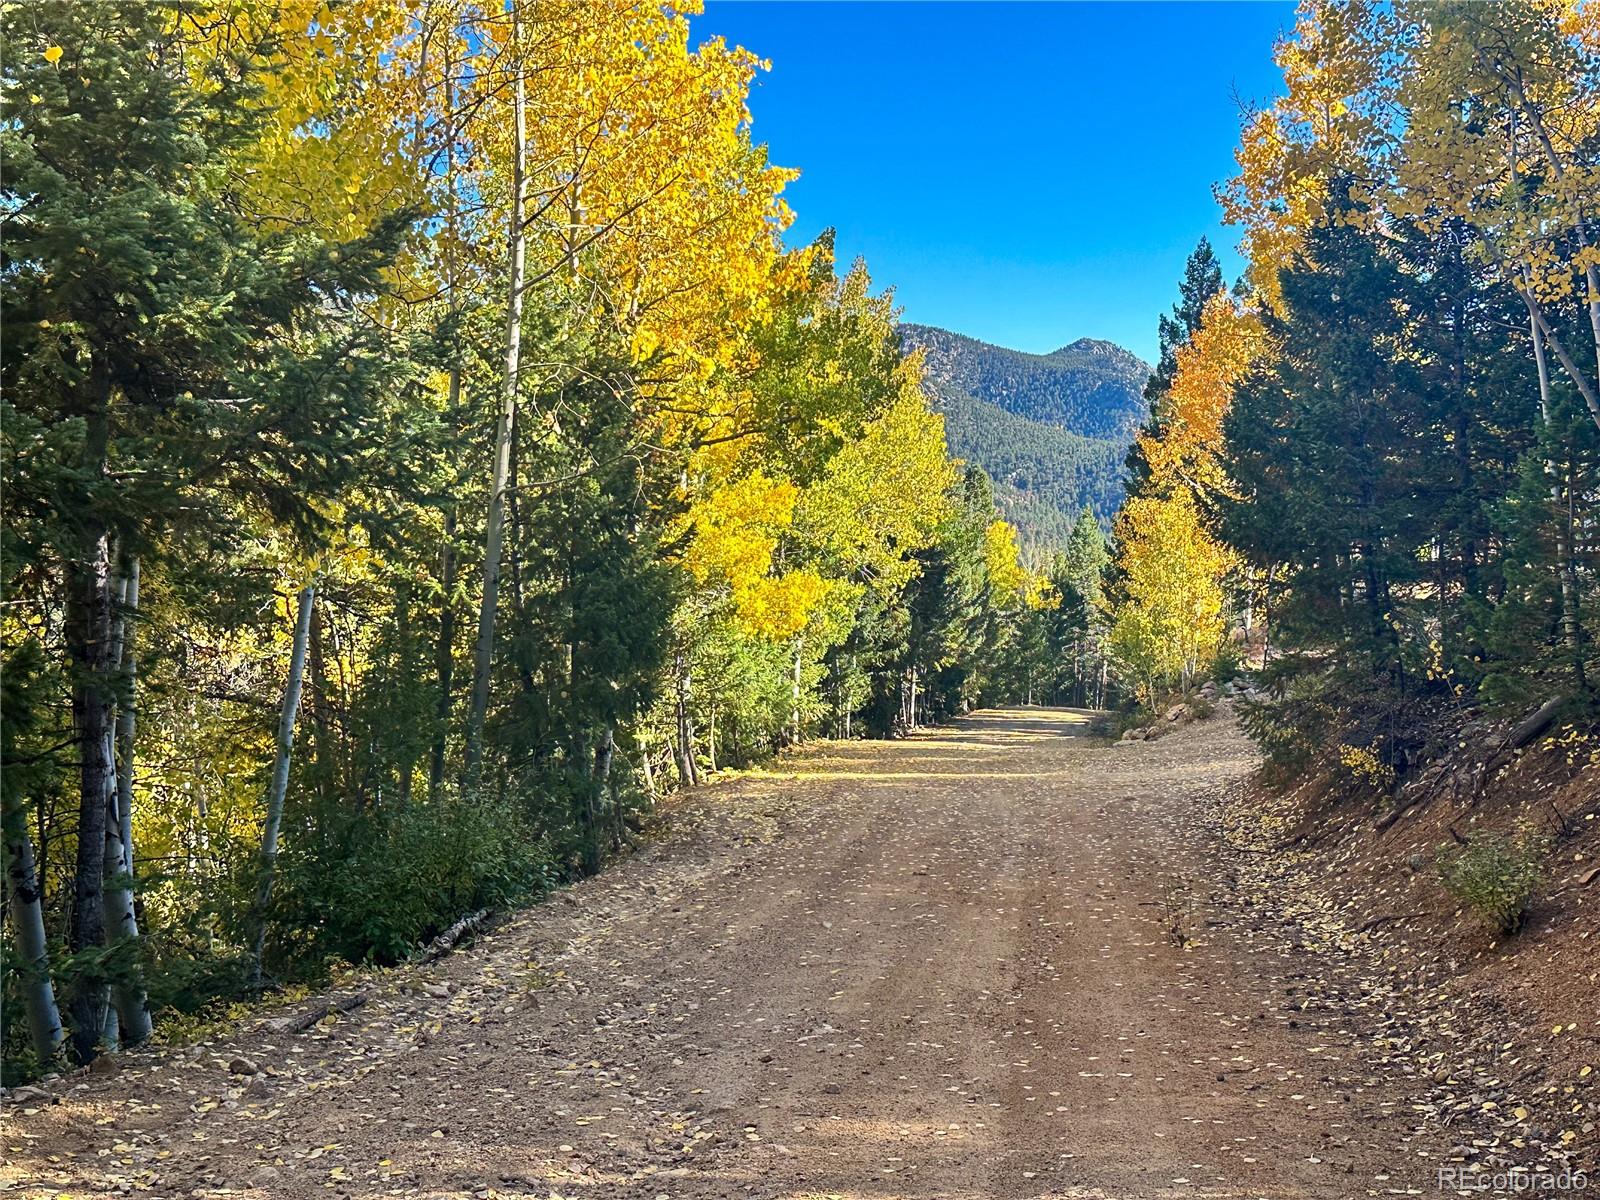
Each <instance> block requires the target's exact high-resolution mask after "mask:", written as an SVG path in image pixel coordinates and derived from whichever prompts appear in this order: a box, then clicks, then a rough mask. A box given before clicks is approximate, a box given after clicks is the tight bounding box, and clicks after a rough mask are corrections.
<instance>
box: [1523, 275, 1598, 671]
mask: <svg viewBox="0 0 1600 1200" xmlns="http://www.w3.org/2000/svg"><path fill="white" fill-rule="evenodd" d="M1531 295H1532V293H1531V290H1530V292H1529V293H1528V295H1526V296H1524V299H1525V300H1526V301H1527V305H1528V324H1529V328H1530V330H1531V333H1532V337H1533V365H1534V367H1535V369H1536V370H1537V371H1538V376H1539V415H1540V417H1541V418H1542V419H1543V421H1544V423H1545V425H1546V426H1548V425H1549V424H1550V364H1549V362H1548V360H1547V359H1546V357H1545V339H1544V338H1543V337H1542V336H1541V335H1540V319H1539V310H1538V308H1537V306H1536V304H1535V302H1534V301H1533V300H1532V299H1531ZM1544 472H1545V475H1546V476H1547V477H1548V478H1549V480H1550V499H1551V502H1552V503H1554V504H1555V506H1556V507H1557V508H1558V509H1559V508H1560V507H1561V479H1560V476H1559V475H1558V474H1557V472H1556V465H1555V464H1554V463H1553V462H1550V461H1548V460H1546V462H1545V464H1544ZM1556 574H1557V576H1558V577H1559V578H1560V580H1561V641H1562V644H1563V645H1565V647H1566V649H1567V653H1568V654H1570V655H1572V661H1573V665H1574V667H1575V668H1576V670H1577V673H1578V681H1579V683H1580V685H1581V684H1582V682H1583V654H1582V652H1581V649H1580V639H1579V633H1580V630H1579V628H1578V595H1577V582H1578V581H1577V578H1576V573H1575V572H1574V570H1573V565H1572V549H1571V532H1570V527H1569V526H1568V524H1567V523H1566V522H1565V521H1564V520H1558V521H1557V523H1556Z"/></svg>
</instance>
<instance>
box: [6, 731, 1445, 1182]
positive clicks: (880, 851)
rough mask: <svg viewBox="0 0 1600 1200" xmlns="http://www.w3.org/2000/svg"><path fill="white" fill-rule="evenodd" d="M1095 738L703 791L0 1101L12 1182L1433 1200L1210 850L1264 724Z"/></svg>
mask: <svg viewBox="0 0 1600 1200" xmlns="http://www.w3.org/2000/svg"><path fill="white" fill-rule="evenodd" d="M1086 730H1087V722H1086V719H1085V717H1084V716H1083V715H1082V714H1077V713H1073V712H1069V711H1064V710H1037V709H1029V710H1012V711H1004V712H995V713H988V714H983V715H979V716H976V717H973V718H971V719H969V720H966V721H963V722H962V723H960V725H959V726H957V727H955V728H952V729H948V730H942V731H937V732H930V733H928V734H926V735H923V736H920V737H918V738H915V739H912V740H908V741H904V742H899V743H851V744H839V743H833V744H824V745H820V746H817V747H815V748H813V749H811V750H808V751H807V752H805V753H804V754H802V755H799V756H796V757H795V758H792V759H786V760H784V761H783V762H782V763H780V764H779V765H778V766H777V767H776V768H774V770H773V771H771V772H769V773H765V774H760V775H755V776H750V777H746V778H743V779H740V780H737V781H734V782H731V783H727V784H722V785H717V786H714V787H710V788H707V789H703V790H702V791H700V792H699V793H697V794H695V795H694V796H692V797H690V798H687V799H686V800H684V801H682V802H680V803H679V805H678V807H677V808H675V809H674V810H673V812H672V814H671V818H670V822H669V828H668V831H667V832H666V834H665V835H664V836H663V837H662V838H661V839H660V840H659V841H658V842H656V843H655V844H654V845H652V846H651V847H650V848H649V849H647V850H645V851H643V852H641V853H639V854H637V855H635V856H634V857H633V858H632V859H630V860H629V861H627V862H625V863H623V864H621V865H619V866H618V867H616V868H615V869H613V870H611V871H609V872H607V873H606V874H604V875H602V876H601V877H599V878H597V879H594V880H591V881H589V882H587V883H585V884H583V885H581V886H579V887H577V888H575V889H573V890H572V891H571V892H569V893H566V894H564V895H563V896H562V897H559V898H556V899H554V900H552V901H551V902H549V903H546V904H543V905H541V906H539V907H537V908H535V909H533V910H531V911H530V912H528V913H527V914H525V915H523V916H522V917H520V918H518V919H517V920H516V921H514V922H513V923H511V924H509V925H507V926H505V927H503V928H502V929H500V930H499V931H497V932H496V933H495V934H493V935H492V936H491V937H489V938H487V939H485V940H484V941H483V942H482V943H480V944H479V945H478V946H476V947H473V948H471V949H469V950H466V951H462V952H460V953H458V954H456V955H454V956H452V957H450V958H448V959H446V960H444V961H443V962H441V963H439V964H438V965H436V966H434V967H430V968H425V969H420V970H416V971H407V972H398V973H390V974H388V975H386V976H383V977H381V978H380V979H378V980H377V981H375V982H373V983H372V984H370V985H369V987H370V988H371V998H370V999H369V1000H367V1002H366V1003H365V1004H363V1005H362V1006H361V1007H360V1008H358V1009H355V1010H354V1011H352V1012H351V1013H349V1014H347V1015H345V1016H342V1017H338V1018H334V1019H330V1020H329V1021H327V1022H324V1023H323V1024H320V1025H318V1026H316V1027H314V1028H313V1029H311V1030H310V1031H308V1032H306V1033H301V1034H293V1035H290V1034H279V1033H275V1032H273V1031H272V1029H271V1028H270V1027H262V1026H260V1025H256V1026H254V1027H252V1028H248V1029H246V1030H245V1031H243V1032H241V1033H238V1034H236V1035H232V1036H230V1037H229V1038H227V1039H226V1040H219V1041H217V1042H214V1043H208V1044H205V1045H202V1046H200V1047H196V1048H194V1049H192V1050H190V1051H187V1052H182V1051H169V1052H166V1053H164V1054H159V1055H149V1056H136V1057H133V1058H130V1059H127V1060H126V1061H125V1062H124V1063H123V1064H122V1069H121V1071H120V1072H119V1073H118V1074H116V1075H111V1076H100V1075H96V1076H90V1077H87V1078H86V1079H68V1080H65V1081H62V1082H61V1083H59V1084H57V1085H56V1090H57V1091H58V1092H59V1094H60V1097H61V1098H60V1102H59V1103H55V1104H48V1103H40V1104H38V1105H37V1106H36V1108H37V1111H35V1112H32V1113H29V1114H21V1113H18V1112H15V1111H12V1112H10V1113H8V1119H7V1121H6V1130H5V1134H4V1138H3V1143H4V1145H5V1148H6V1150H7V1152H8V1158H9V1162H8V1165H7V1167H6V1168H5V1172H6V1173H5V1174H4V1175H0V1179H4V1180H8V1181H10V1185H11V1187H12V1188H13V1189H16V1190H17V1191H20V1192H21V1193H22V1194H26V1195H35V1194H37V1195H52V1194H55V1193H56V1191H57V1190H58V1189H59V1190H61V1191H64V1192H66V1193H67V1194H68V1195H70V1196H72V1197H74V1198H81V1197H84V1196H98V1195H102V1194H113V1193H115V1191H116V1190H117V1188H118V1185H119V1184H120V1185H122V1186H125V1187H131V1188H134V1189H136V1190H143V1191H146V1192H149V1193H153V1194H155V1195H159V1196H173V1197H180V1196H194V1197H210V1196H213V1195H223V1194H232V1195H236V1196H247V1197H257V1198H267V1197H272V1198H278V1197H284V1198H291V1200H292V1198H298V1197H329V1196H346V1197H378V1196H416V1197H436V1198H443V1197H466V1196H474V1197H507V1196H515V1197H535V1196H536V1197H541V1198H545V1197H550V1196H559V1197H574V1196H577V1197H591V1196H592V1197H607V1198H609V1197H645V1198H653V1197H662V1196H665V1197H672V1198H673V1200H678V1198H691V1197H695V1198H697V1197H745V1196H750V1197H767V1198H786V1200H800V1198H806V1200H812V1198H817V1197H833V1196H838V1197H850V1198H854V1197H880V1198H889V1197H918V1198H936V1197H937V1198H945V1197H949V1198H952V1200H954V1198H980V1197H981V1198H990V1197H1062V1198H1064V1197H1103V1198H1109V1200H1145V1198H1157V1197H1162V1198H1164V1197H1241V1198H1251V1197H1270V1198H1271V1200H1291V1198H1297V1197H1314V1198H1316V1200H1339V1198H1341V1197H1360V1196H1368V1195H1389V1194H1406V1193H1407V1192H1408V1191H1409V1192H1410V1194H1429V1195H1433V1194H1437V1193H1436V1192H1435V1182H1434V1165H1433V1158H1434V1157H1436V1156H1438V1155H1440V1154H1441V1153H1443V1152H1444V1147H1446V1146H1448V1143H1443V1145H1440V1144H1435V1143H1434V1142H1432V1141H1431V1140H1430V1138H1429V1136H1427V1135H1417V1134H1416V1133H1415V1131H1414V1130H1413V1128H1412V1124H1413V1122H1412V1121H1411V1120H1409V1119H1408V1118H1409V1116H1410V1113H1409V1109H1408V1104H1407V1095H1406V1092H1405V1089H1404V1086H1403V1079H1401V1078H1397V1077H1396V1076H1398V1074H1399V1073H1398V1071H1397V1070H1395V1069H1393V1068H1390V1067H1387V1066H1384V1065H1382V1064H1380V1063H1378V1062H1377V1060H1376V1058H1375V1056H1374V1055H1372V1054H1371V1053H1370V1052H1369V1047H1370V1045H1371V1041H1370V1037H1369V1032H1370V1031H1369V1030H1368V1029H1366V1028H1365V1027H1364V1025H1363V1022H1364V1021H1365V1020H1366V1014H1365V1013H1364V1011H1363V1010H1362V1008H1361V1005H1360V1000H1359V997H1356V998H1353V999H1351V1000H1350V1001H1349V1002H1348V1003H1341V1004H1331V1003H1327V1002H1326V1000H1327V989H1328V987H1329V983H1328V978H1327V976H1328V972H1329V971H1330V970H1334V969H1335V966H1336V964H1334V965H1330V964H1329V963H1328V962H1327V961H1326V959H1325V957H1317V956H1315V955H1313V953H1312V952H1311V951H1310V950H1308V949H1306V948H1304V947H1303V946H1302V944H1301V943H1302V935H1301V932H1300V930H1299V929H1298V928H1297V927H1295V926H1293V925H1291V924H1287V923H1285V922H1283V921H1282V920H1281V919H1280V918H1278V917H1276V916H1272V915H1270V914H1268V913H1266V912H1264V911H1263V910H1262V909H1260V908H1259V907H1257V906H1255V905H1253V904H1252V903H1251V898H1250V897H1249V896H1248V895H1246V894H1243V893H1241V892H1240V891H1239V890H1238V888H1237V886H1236V875H1235V874H1234V872H1233V869H1232V868H1231V867H1230V865H1229V860H1228V857H1227V855H1226V854H1224V853H1222V852H1221V851H1220V850H1219V847H1218V846H1217V844H1216V841H1215V837H1214V834H1213V832H1212V829H1213V824H1212V822H1211V820H1210V804H1211V803H1212V802H1213V801H1214V799H1215V798H1216V796H1217V794H1218V792H1219V790H1220V789H1221V788H1222V787H1224V786H1225V785H1226V784H1227V783H1228V782H1229V781H1231V780H1234V779H1236V778H1237V777H1238V776H1240V775H1241V774H1242V773H1243V772H1245V771H1246V770H1248V768H1249V766H1250V764H1251V758H1250V751H1249V749H1248V747H1247V746H1246V745H1245V743H1244V742H1243V741H1242V739H1241V738H1240V737H1239V736H1238V735H1237V734H1236V733H1235V732H1233V731H1232V730H1231V728H1230V727H1229V726H1228V725H1227V724H1226V723H1225V722H1223V721H1222V720H1220V719H1219V720H1213V721H1210V722H1206V723H1204V724H1201V725H1196V726H1193V727H1191V728H1188V729H1185V730H1183V731H1180V732H1178V733H1175V734H1173V735H1172V736H1170V737H1167V738H1164V739H1162V740H1160V741H1157V742H1151V743H1133V744H1128V745H1119V746H1115V747H1111V746H1105V745H1102V744H1095V743H1093V742H1091V741H1090V740H1089V739H1088V738H1087V737H1086V736H1085V734H1086ZM1313 991H1316V992H1317V993H1318V995H1319V997H1320V1000H1321V1002H1319V1003H1317V1004H1314V1005H1307V1003H1306V1000H1305V997H1306V996H1307V995H1309V994H1310V993H1311V992H1313ZM446 993H448V994H446ZM1352 996H1354V989H1352ZM236 1058H243V1059H247V1060H249V1061H248V1063H243V1062H236V1063H235V1066H236V1067H237V1068H241V1069H242V1068H244V1067H246V1066H252V1065H253V1066H256V1067H258V1068H260V1073H259V1074H256V1075H248V1074H238V1073H234V1072H230V1070H229V1067H228V1064H229V1063H230V1061H233V1060H235V1059H236ZM80 1085H81V1086H80ZM46 1183H48V1184H49V1185H50V1186H49V1187H43V1186H41V1185H43V1184H46Z"/></svg>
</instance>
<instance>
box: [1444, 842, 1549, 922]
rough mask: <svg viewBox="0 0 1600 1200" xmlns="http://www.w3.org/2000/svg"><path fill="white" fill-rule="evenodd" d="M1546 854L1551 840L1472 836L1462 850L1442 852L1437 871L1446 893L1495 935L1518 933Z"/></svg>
mask: <svg viewBox="0 0 1600 1200" xmlns="http://www.w3.org/2000/svg"><path fill="white" fill-rule="evenodd" d="M1549 851H1550V839H1549V838H1547V837H1545V836H1544V835H1543V834H1541V833H1539V832H1538V831H1537V830H1534V829H1531V828H1527V827H1524V828H1523V829H1520V830H1518V832H1517V834H1516V836H1514V837H1507V836H1506V835H1504V834H1499V833H1477V834H1473V835H1472V836H1471V837H1470V838H1468V839H1467V842H1466V845H1464V846H1463V845H1449V846H1443V847H1441V848H1440V850H1439V853H1438V856H1437V859H1436V866H1437V868H1438V871H1439V878H1440V880H1441V881H1442V882H1443V883H1444V888H1445V891H1447V892H1449V893H1450V894H1451V895H1452V896H1454V897H1455V898H1456V899H1457V900H1458V901H1460V902H1461V903H1462V904H1463V905H1465V906H1466V907H1467V908H1469V909H1471V910H1472V911H1473V912H1475V913H1477V914H1478V916H1480V917H1482V918H1483V919H1484V921H1486V922H1487V923H1488V924H1489V925H1490V926H1491V927H1492V928H1493V929H1494V930H1495V931H1496V932H1498V933H1503V934H1510V933H1515V932H1516V931H1517V930H1518V929H1520V928H1521V927H1522V921H1523V918H1524V917H1525V916H1526V915H1527V911H1528V902H1529V901H1530V900H1532V899H1533V893H1534V891H1535V889H1537V888H1538V886H1539V882H1540V880H1542V879H1543V878H1544V863H1545V856H1546V855H1547V854H1548V853H1549Z"/></svg>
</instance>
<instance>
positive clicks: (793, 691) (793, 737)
mask: <svg viewBox="0 0 1600 1200" xmlns="http://www.w3.org/2000/svg"><path fill="white" fill-rule="evenodd" d="M804 645H805V639H804V638H795V640H794V675H793V676H792V677H791V679H790V683H789V740H790V741H791V742H793V743H794V744H795V745H796V746H798V745H799V744H800V650H801V647H802V646H804Z"/></svg>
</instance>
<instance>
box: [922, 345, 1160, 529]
mask: <svg viewBox="0 0 1600 1200" xmlns="http://www.w3.org/2000/svg"><path fill="white" fill-rule="evenodd" d="M900 335H901V339H902V341H903V342H904V343H905V345H906V346H907V347H911V348H920V349H922V350H923V351H924V356H925V362H926V369H927V379H928V385H929V392H930V394H931V395H932V396H933V398H934V401H935V403H936V404H937V406H938V407H939V408H940V409H941V410H942V411H943V412H944V414H945V422H946V424H945V429H946V434H947V436H948V437H949V441H950V449H951V451H952V453H954V454H956V455H958V456H960V457H961V458H964V459H967V460H969V461H971V462H974V463H976V464H977V465H979V466H981V467H982V468H983V469H984V470H985V471H987V472H988V473H989V475H990V476H991V477H992V478H993V479H994V482H995V498H996V500H997V501H998V502H999V504H1000V506H1001V507H1002V509H1003V510H1004V511H1005V513H1006V516H1007V517H1008V518H1009V519H1010V520H1011V521H1012V522H1013V523H1014V524H1016V525H1017V526H1018V528H1019V530H1020V531H1021V533H1022V536H1023V539H1024V541H1025V542H1032V543H1036V544H1059V543H1061V542H1062V541H1064V540H1065V537H1066V533H1067V531H1068V530H1069V529H1070V528H1071V525H1072V521H1073V519H1074V518H1075V517H1076V515H1077V514H1078V512H1079V511H1080V510H1081V509H1082V507H1083V505H1084V504H1085V503H1087V504H1088V505H1089V506H1090V507H1091V508H1092V509H1093V510H1094V512H1095V515H1096V516H1098V517H1100V518H1101V519H1102V520H1109V518H1110V515H1111V514H1112V513H1113V512H1115V511H1116V509H1117V506H1118V504H1119V503H1121V499H1122V461H1123V457H1124V455H1125V454H1126V452H1127V449H1128V443H1129V442H1130V441H1131V440H1132V438H1133V433H1134V431H1135V430H1136V429H1137V428H1138V426H1139V424H1140V422H1142V421H1143V419H1144V416H1145V406H1144V400H1143V397H1142V396H1141V391H1142V389H1143V387H1144V382H1145V380H1146V379H1147V378H1148V377H1149V374H1150V368H1149V366H1148V365H1147V364H1146V363H1144V362H1143V361H1141V360H1140V359H1139V358H1138V357H1136V356H1135V355H1133V354H1130V353H1129V352H1128V351H1126V350H1124V349H1122V348H1121V347H1120V346H1116V345H1113V344H1112V343H1110V342H1103V341H1096V340H1094V339H1091V338H1082V339H1079V340H1078V341H1076V342H1073V343H1072V344H1071V345H1068V346H1063V347H1062V348H1061V349H1059V350H1055V351H1053V352H1051V353H1049V354H1027V353H1024V352H1023V351H1020V350H1008V349H1006V348H1005V347H1003V346H994V345H990V344H989V343H988V342H980V341H978V340H977V339H976V338H970V337H966V336H964V335H963V334H959V333H951V332H950V331H949V330H945V329H938V328H935V327H933V326H930V325H910V324H903V325H901V326H900Z"/></svg>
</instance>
